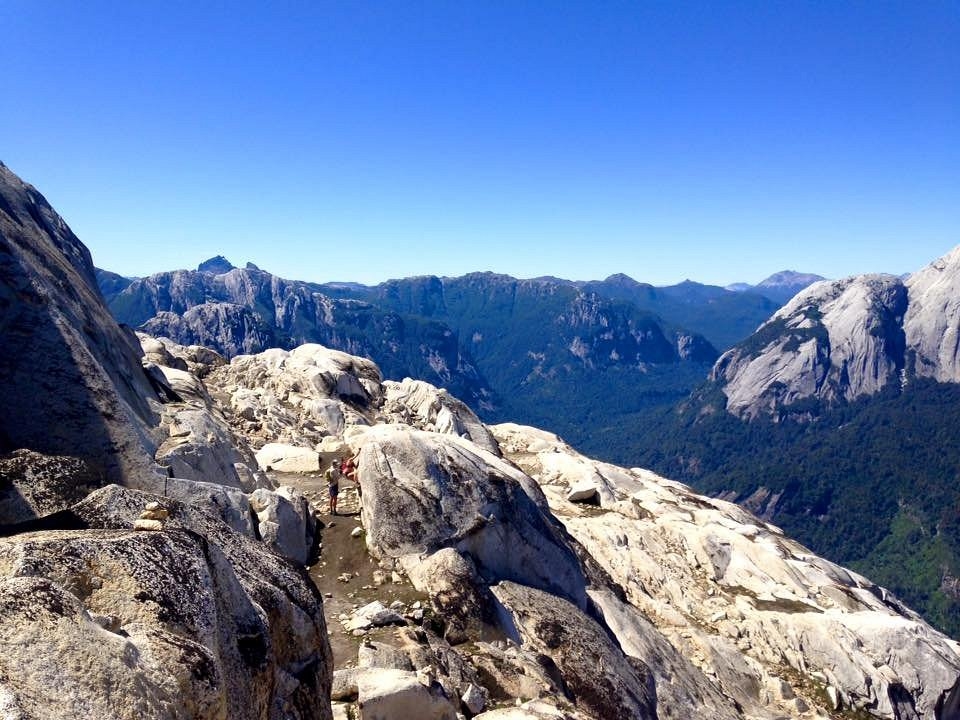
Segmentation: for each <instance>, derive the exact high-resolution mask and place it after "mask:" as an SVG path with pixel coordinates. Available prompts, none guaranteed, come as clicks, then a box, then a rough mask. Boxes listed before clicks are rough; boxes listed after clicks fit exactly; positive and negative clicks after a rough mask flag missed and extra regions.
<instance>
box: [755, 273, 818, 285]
mask: <svg viewBox="0 0 960 720" xmlns="http://www.w3.org/2000/svg"><path fill="white" fill-rule="evenodd" d="M825 279H826V278H824V277H823V276H822V275H815V274H814V273H801V272H797V271H796V270H781V271H780V272H776V273H774V274H773V275H771V276H770V277H768V278H766V279H765V280H761V281H760V282H759V283H757V285H756V287H758V288H771V287H773V288H779V287H785V286H786V287H791V288H793V287H798V288H800V286H802V287H806V286H807V285H812V284H813V283H815V282H818V281H819V280H825ZM801 289H802V288H801Z"/></svg>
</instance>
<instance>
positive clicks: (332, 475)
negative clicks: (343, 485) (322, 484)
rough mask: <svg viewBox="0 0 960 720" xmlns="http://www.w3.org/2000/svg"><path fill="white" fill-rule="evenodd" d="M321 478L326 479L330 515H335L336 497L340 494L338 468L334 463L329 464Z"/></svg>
mask: <svg viewBox="0 0 960 720" xmlns="http://www.w3.org/2000/svg"><path fill="white" fill-rule="evenodd" d="M323 476H324V477H325V478H326V479H327V492H328V493H329V494H330V508H329V510H330V514H331V515H336V514H337V495H339V494H340V468H338V467H337V464H336V463H335V462H332V463H330V467H328V468H327V470H326V472H324V473H323Z"/></svg>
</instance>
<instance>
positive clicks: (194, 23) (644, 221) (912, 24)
mask: <svg viewBox="0 0 960 720" xmlns="http://www.w3.org/2000/svg"><path fill="white" fill-rule="evenodd" d="M0 27H3V42H2V43H0V67H2V68H3V72H2V75H0V160H2V161H3V162H5V163H6V164H7V165H8V166H10V167H11V169H13V170H14V171H15V172H17V173H19V174H20V175H21V176H22V177H23V178H24V179H26V180H28V181H29V182H32V183H33V184H34V185H36V186H37V187H38V189H40V191H41V192H43V193H44V194H45V195H46V196H47V198H48V199H49V200H50V201H51V202H52V203H53V204H54V206H55V207H56V208H57V209H58V210H59V211H60V213H61V214H62V215H63V216H64V217H65V218H66V220H67V222H68V223H70V225H71V227H73V229H74V231H75V232H76V233H77V234H78V235H79V236H80V238H81V239H82V240H83V241H84V242H85V243H86V244H87V245H88V247H90V249H91V251H92V253H93V256H94V260H95V262H96V263H97V264H98V265H99V266H101V267H104V268H107V269H111V270H114V271H117V272H120V273H123V274H126V275H142V274H147V273H150V272H155V271H159V270H164V269H174V268H178V267H194V266H196V264H197V263H198V262H200V261H201V260H203V259H205V258H206V257H209V256H211V255H215V254H217V253H223V254H225V255H226V256H227V257H228V258H230V259H231V260H232V261H233V262H234V263H236V264H242V263H243V262H246V261H247V260H250V261H253V262H255V263H257V264H258V265H260V266H261V267H262V268H264V269H266V270H270V271H272V272H275V273H277V274H280V275H283V276H287V277H294V278H300V279H306V280H317V281H325V280H333V279H349V280H357V281H362V282H377V281H380V280H383V279H386V278H389V277H401V276H407V275H416V274H428V273H429V274H438V275H458V274H462V273H464V272H468V271H471V270H494V271H497V272H505V273H509V274H512V275H516V276H521V277H531V276H535V275H546V274H551V275H558V276H564V277H570V278H579V279H587V278H602V277H605V276H606V275H609V274H611V273H614V272H625V273H627V274H629V275H631V276H633V277H635V278H637V279H639V280H644V281H648V282H653V283H655V284H668V283H673V282H677V281H680V280H682V279H684V278H687V277H689V278H693V279H696V280H700V281H702V282H710V283H717V284H726V283H730V282H733V281H738V280H744V281H749V282H757V281H759V280H760V279H762V278H763V277H765V276H766V275H768V274H770V273H772V272H774V271H776V270H780V269H784V268H792V269H796V270H801V271H808V272H818V273H821V274H823V275H827V276H830V277H837V276H842V275H847V274H852V273H856V272H862V271H889V272H896V273H900V272H905V271H910V270H914V269H917V268H919V267H921V266H922V265H924V264H926V263H927V262H929V261H930V260H932V259H934V258H935V257H937V256H939V255H941V254H943V253H944V252H946V251H947V250H949V249H950V248H951V247H953V246H954V245H956V244H960V3H958V2H956V1H955V0H951V1H949V2H937V1H935V0H932V1H928V0H919V1H916V2H915V1H913V0H902V1H901V2H884V1H882V0H865V1H864V2H855V3H854V2H840V1H834V0H830V1H827V0H822V1H815V0H811V1H809V2H777V1H775V0H758V1H757V2H706V1H704V2H682V1H678V0H670V1H669V2H643V1H633V2H617V1H604V0H591V1H584V2H559V1H557V2H551V1H547V0H543V1H541V2H525V1H523V0H502V1H498V0H487V1H485V2H470V1H467V0H438V1H437V2H374V1H373V0H369V1H365V0H357V1H355V2H324V1H323V0H313V1H311V2H269V3H268V2H258V3H249V4H247V3H242V2H217V3H214V2H206V3H205V2H194V1H191V2H110V3H105V2H97V1H96V0H92V1H91V2H82V3H80V2H66V1H63V2H55V1H52V0H51V1H45V2H37V1H36V0H5V2H3V3H2V4H0Z"/></svg>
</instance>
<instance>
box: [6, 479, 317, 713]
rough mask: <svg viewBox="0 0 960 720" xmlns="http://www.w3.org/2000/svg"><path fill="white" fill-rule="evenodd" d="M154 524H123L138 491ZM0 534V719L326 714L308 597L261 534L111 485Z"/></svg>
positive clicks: (138, 502)
mask: <svg viewBox="0 0 960 720" xmlns="http://www.w3.org/2000/svg"><path fill="white" fill-rule="evenodd" d="M158 499H159V500H160V501H161V502H162V504H163V505H164V506H165V507H166V508H167V509H168V511H169V513H170V517H169V519H167V520H166V521H165V523H164V531H163V532H136V531H132V530H130V529H129V528H131V527H132V525H133V522H134V520H135V519H136V518H137V516H138V514H139V513H140V511H141V510H142V509H143V507H144V506H145V505H146V503H147V502H149V501H155V500H158ZM55 522H61V523H63V524H65V525H70V526H71V527H72V528H76V529H63V530H56V529H47V530H44V531H42V532H28V533H22V534H18V535H15V536H12V537H8V538H6V539H4V540H2V541H0V606H2V609H3V612H2V613H0V617H2V625H3V632H2V633H0V637H2V640H0V646H2V652H0V678H2V680H3V684H2V687H3V694H2V697H3V705H2V707H3V709H4V710H5V711H6V712H7V714H8V715H10V716H11V717H44V718H51V719H52V720H57V719H59V718H75V717H115V718H131V720H132V719H133V718H156V720H161V718H163V719H166V718H183V719H184V720H187V719H194V720H197V719H207V718H209V719H210V720H215V719H216V720H221V719H222V718H224V717H230V718H237V719H239V720H242V719H247V718H249V719H250V720H253V719H256V720H268V719H269V720H281V718H283V719H286V718H296V719H298V720H307V719H308V718H309V719H313V718H317V719H326V718H330V711H329V705H328V704H326V703H325V702H324V700H325V698H328V697H329V687H330V679H331V667H332V662H331V658H330V654H329V646H328V644H327V642H326V628H325V625H324V620H323V613H322V608H321V600H320V598H319V596H318V594H317V592H316V591H315V590H314V589H313V588H312V586H311V585H310V584H309V582H308V581H307V579H306V578H305V576H303V575H302V574H301V573H298V572H296V571H295V570H294V568H293V567H292V566H290V565H288V564H286V563H285V562H284V561H282V560H280V559H279V558H277V557H276V556H275V555H273V554H272V553H270V552H269V551H267V550H266V549H265V548H264V547H263V546H262V545H261V544H260V543H257V542H255V541H252V540H249V539H247V538H245V537H243V536H241V535H239V534H237V533H235V532H233V531H232V530H230V529H229V528H228V526H226V525H225V524H224V523H222V522H220V521H219V520H216V519H214V518H213V517H212V516H209V515H206V514H205V513H202V512H198V511H196V510H193V509H191V508H190V507H189V506H186V505H183V504H181V503H178V502H176V501H173V500H170V499H162V498H157V496H151V495H147V494H144V493H140V492H137V491H132V490H126V489H123V488H119V487H116V486H111V487H107V488H104V489H103V490H100V491H97V492H96V493H94V494H92V495H91V496H89V497H88V498H87V499H86V500H84V501H83V502H82V503H80V504H78V505H76V506H74V507H73V508H72V510H71V511H70V512H69V513H64V514H62V515H61V516H57V517H55V518H51V522H48V523H47V525H48V527H49V526H51V525H53V524H54V523H55Z"/></svg>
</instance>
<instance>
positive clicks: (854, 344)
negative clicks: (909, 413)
mask: <svg viewBox="0 0 960 720" xmlns="http://www.w3.org/2000/svg"><path fill="white" fill-rule="evenodd" d="M907 302H908V297H907V289H906V287H905V286H904V285H903V283H902V282H901V281H900V279H899V278H896V277H894V276H891V275H864V276H859V277H852V278H846V279H844V280H836V281H824V282H820V283H816V284H814V285H812V286H811V287H809V288H807V289H806V290H805V291H803V292H801V293H800V294H799V295H797V296H796V297H795V298H794V299H793V300H791V301H790V302H789V303H788V304H787V305H785V306H784V307H783V308H781V309H780V310H778V311H777V312H776V314H774V316H773V317H772V318H771V319H770V320H768V321H767V322H766V323H764V324H763V325H762V326H761V327H760V329H759V330H757V332H756V333H755V334H754V335H753V336H752V337H751V338H749V339H748V340H747V341H745V342H744V343H741V344H740V345H738V346H737V347H735V348H733V349H732V350H729V351H727V352H726V353H724V355H723V356H722V357H721V358H720V359H719V360H718V361H717V364H716V365H715V366H714V368H713V371H712V372H711V375H710V377H711V380H713V381H715V382H717V383H718V384H719V385H720V388H721V389H722V391H723V393H724V395H726V397H727V410H728V411H729V412H731V413H733V414H736V415H740V416H744V417H756V416H758V415H761V414H777V413H779V412H781V411H783V410H785V409H786V410H787V411H789V410H790V406H796V405H797V403H799V402H800V401H803V400H809V399H816V400H823V401H826V402H837V401H845V400H853V399H856V398H858V397H861V396H864V395H871V394H874V393H876V392H878V391H879V390H880V389H882V388H883V387H884V386H886V385H887V384H888V383H890V382H895V381H897V380H899V374H900V371H901V370H902V369H903V366H904V349H905V340H904V333H903V328H902V323H903V317H904V314H905V313H906V311H907Z"/></svg>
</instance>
